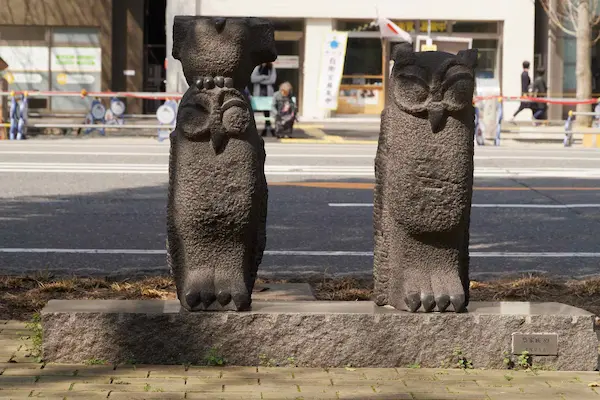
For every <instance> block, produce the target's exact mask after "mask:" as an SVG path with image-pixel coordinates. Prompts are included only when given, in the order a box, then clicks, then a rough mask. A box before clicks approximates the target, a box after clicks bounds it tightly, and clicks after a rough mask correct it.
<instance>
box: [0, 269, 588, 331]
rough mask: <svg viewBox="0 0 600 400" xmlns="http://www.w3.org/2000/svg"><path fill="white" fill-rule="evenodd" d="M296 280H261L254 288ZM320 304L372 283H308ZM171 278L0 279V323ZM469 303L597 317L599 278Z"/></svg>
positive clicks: (133, 294) (135, 294)
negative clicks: (51, 303) (559, 306)
mask: <svg viewBox="0 0 600 400" xmlns="http://www.w3.org/2000/svg"><path fill="white" fill-rule="evenodd" d="M294 281H295V282H299V280H285V281H284V280H270V281H268V280H259V281H257V284H265V283H285V282H294ZM309 283H310V284H311V286H312V288H313V291H314V293H315V296H316V298H317V299H318V300H343V301H360V300H369V299H370V298H371V295H372V293H373V282H372V280H370V279H357V278H339V279H329V278H326V279H320V280H312V281H310V282H309ZM175 298H176V295H175V285H174V283H173V281H172V279H171V278H170V277H166V276H158V277H148V278H140V279H131V280H125V281H122V280H121V281H114V280H109V279H105V278H77V277H71V278H55V277H53V276H51V275H35V276H25V277H21V276H16V277H15V276H0V320H6V319H16V320H28V319H30V318H31V315H32V314H33V313H34V312H36V311H39V310H40V309H42V308H43V307H44V305H45V304H46V303H47V302H48V300H51V299H163V300H166V299H175ZM471 299H472V300H473V301H500V300H506V301H554V302H560V303H565V304H570V305H573V306H576V307H580V308H583V309H585V310H588V311H590V312H593V313H595V314H596V315H600V278H591V279H586V280H571V281H561V280H553V279H550V278H547V277H544V276H535V275H529V276H524V277H520V278H515V279H506V280H496V281H487V282H476V281H472V282H471Z"/></svg>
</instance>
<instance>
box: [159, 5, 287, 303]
mask: <svg viewBox="0 0 600 400" xmlns="http://www.w3.org/2000/svg"><path fill="white" fill-rule="evenodd" d="M173 38H174V39H173V57H174V58H175V59H177V60H180V61H181V65H182V67H183V73H184V75H185V78H186V80H187V82H188V84H189V85H190V87H189V89H188V90H187V91H186V92H185V94H184V95H183V97H182V99H181V103H180V106H179V109H178V115H177V122H176V128H175V130H174V132H173V133H172V135H171V148H170V157H169V192H168V205H167V253H168V256H167V262H168V264H169V267H170V269H171V271H172V273H173V275H174V278H175V283H176V287H177V295H178V298H179V301H180V303H181V305H182V307H183V308H185V309H187V310H189V311H199V310H248V309H249V308H250V305H251V293H252V289H253V286H254V282H255V279H256V273H257V269H258V266H259V264H260V263H261V261H262V257H263V252H264V249H265V244H266V218H267V195H268V194H267V181H266V178H265V172H264V164H265V148H264V142H263V140H262V138H261V137H260V136H259V135H258V133H257V131H256V124H255V121H254V115H253V113H252V110H251V107H250V103H249V99H248V98H247V97H246V96H245V95H244V94H243V89H244V87H245V86H246V85H247V84H249V82H250V74H251V73H252V70H253V69H254V67H255V66H256V65H258V64H260V63H265V62H272V61H274V60H275V59H276V58H277V52H276V50H275V39H274V31H273V26H272V24H271V23H270V22H269V21H267V20H263V19H258V18H210V17H196V16H177V17H175V21H174V27H173Z"/></svg>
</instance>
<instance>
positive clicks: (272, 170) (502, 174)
mask: <svg viewBox="0 0 600 400" xmlns="http://www.w3.org/2000/svg"><path fill="white" fill-rule="evenodd" d="M0 172H12V173H96V174H115V173H119V174H166V173H167V172H168V166H167V165H166V164H121V163H31V162H4V163H0ZM265 172H266V174H267V175H271V176H276V175H288V176H355V177H369V178H373V177H374V171H373V167H372V166H335V165H321V166H314V165H269V164H267V165H266V166H265ZM475 177H476V178H559V177H562V178H587V179H600V168H497V167H481V168H475Z"/></svg>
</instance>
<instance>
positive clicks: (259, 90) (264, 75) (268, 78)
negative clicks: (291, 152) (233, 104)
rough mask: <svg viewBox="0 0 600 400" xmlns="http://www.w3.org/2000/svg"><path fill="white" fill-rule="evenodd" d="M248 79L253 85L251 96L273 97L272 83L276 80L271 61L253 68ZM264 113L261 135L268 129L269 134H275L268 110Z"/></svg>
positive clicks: (275, 72) (264, 134)
mask: <svg viewBox="0 0 600 400" xmlns="http://www.w3.org/2000/svg"><path fill="white" fill-rule="evenodd" d="M250 80H251V82H252V83H253V85H254V87H253V90H252V96H254V97H273V94H274V93H275V90H274V89H273V85H275V82H276V81H277V71H276V70H275V67H274V66H273V64H272V63H264V64H261V65H259V66H257V67H256V68H254V71H252V75H251V76H250ZM264 115H265V118H266V120H265V127H264V129H263V130H262V136H266V135H267V132H268V131H269V130H270V131H271V134H272V135H273V136H275V130H274V129H273V127H272V125H271V121H269V117H270V112H269V111H264Z"/></svg>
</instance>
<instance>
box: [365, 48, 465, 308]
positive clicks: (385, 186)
mask: <svg viewBox="0 0 600 400" xmlns="http://www.w3.org/2000/svg"><path fill="white" fill-rule="evenodd" d="M393 58H394V61H395V64H394V67H393V70H392V75H391V83H390V90H389V101H388V105H387V106H386V108H385V110H384V112H383V113H382V118H381V134H380V137H379V144H378V148H377V155H376V159H375V179H376V183H375V193H374V231H375V252H374V255H375V259H374V278H375V279H374V280H375V293H374V294H375V302H376V303H377V304H378V305H391V306H393V307H395V308H396V309H401V310H408V311H411V312H416V311H418V310H419V309H422V310H423V311H425V312H431V311H435V310H437V311H446V310H447V309H449V307H450V305H452V308H453V309H454V311H455V312H463V311H465V310H466V307H467V305H468V302H469V223H470V215H471V198H472V192H473V151H474V145H473V132H474V108H473V104H472V99H473V92H474V87H475V76H474V68H475V67H476V63H477V50H475V49H474V50H466V51H460V52H459V53H458V54H457V55H454V54H450V53H445V52H414V51H413V49H412V46H411V45H410V44H401V45H398V46H397V47H396V49H395V52H394V55H393Z"/></svg>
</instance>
